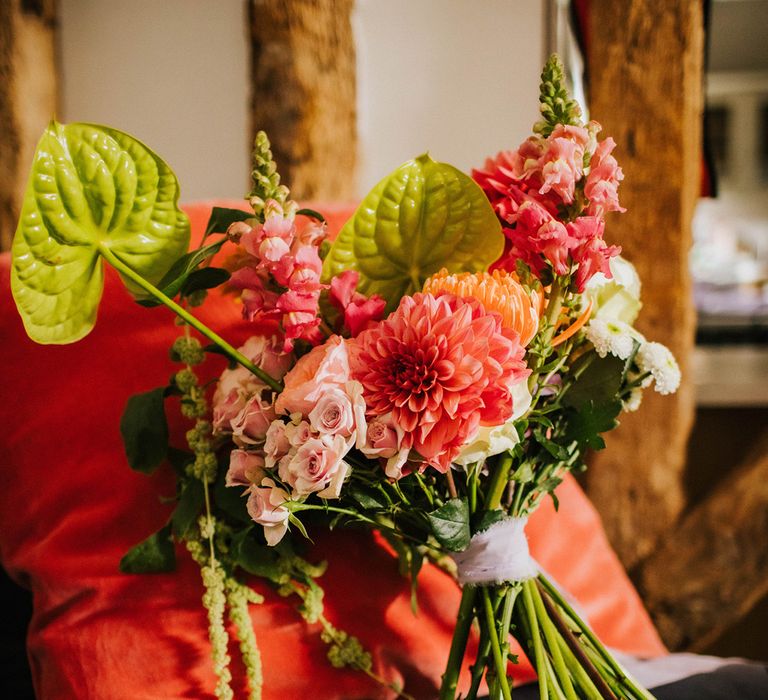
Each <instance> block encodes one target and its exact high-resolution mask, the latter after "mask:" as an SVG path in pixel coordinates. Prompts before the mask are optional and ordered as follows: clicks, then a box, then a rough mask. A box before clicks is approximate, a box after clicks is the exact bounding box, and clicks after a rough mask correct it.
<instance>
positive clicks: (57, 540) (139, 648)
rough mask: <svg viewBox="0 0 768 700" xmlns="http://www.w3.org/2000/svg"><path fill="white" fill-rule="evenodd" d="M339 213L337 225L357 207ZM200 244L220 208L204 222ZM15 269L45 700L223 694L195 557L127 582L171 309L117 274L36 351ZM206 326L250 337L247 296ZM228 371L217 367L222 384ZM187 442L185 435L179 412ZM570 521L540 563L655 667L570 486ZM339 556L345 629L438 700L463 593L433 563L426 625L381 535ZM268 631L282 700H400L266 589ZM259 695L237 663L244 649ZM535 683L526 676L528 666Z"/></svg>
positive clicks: (621, 581) (333, 561)
mask: <svg viewBox="0 0 768 700" xmlns="http://www.w3.org/2000/svg"><path fill="white" fill-rule="evenodd" d="M324 209H325V211H327V212H329V214H330V220H331V224H332V225H333V226H338V224H339V222H341V221H343V220H344V219H345V218H346V217H347V216H348V214H349V209H348V208H341V209H337V210H336V211H334V210H333V209H331V208H328V207H325V208H324ZM188 211H189V212H190V214H191V217H192V222H193V228H194V230H195V231H196V234H197V236H198V237H199V235H200V231H201V229H202V227H203V225H204V224H205V221H206V220H207V216H208V211H209V206H208V205H204V204H203V205H195V206H191V207H189V208H188ZM0 260H1V264H0V337H1V338H2V347H3V358H4V363H3V370H4V371H3V378H2V386H3V401H2V402H0V426H2V430H0V557H1V559H2V563H3V566H5V568H6V569H7V570H8V572H9V573H10V574H11V576H12V577H14V578H15V579H16V580H17V581H19V582H20V583H21V584H23V585H25V586H27V587H29V588H30V589H31V590H32V591H33V594H34V608H35V609H34V616H33V619H32V623H31V626H30V630H29V639H28V646H29V658H30V662H31V666H32V674H33V678H34V683H35V688H36V691H37V694H38V697H40V698H45V699H52V698H77V699H78V700H84V699H88V698H109V699H110V700H114V699H119V698H130V699H132V700H140V699H141V698H210V697H213V696H212V693H211V690H212V688H213V687H214V677H213V672H212V668H211V662H210V658H209V646H208V640H207V622H206V618H205V614H204V611H203V608H202V606H201V602H200V597H201V595H202V586H201V583H200V576H199V573H198V571H197V568H196V566H195V565H194V564H193V563H191V561H190V560H189V558H188V556H187V555H186V552H184V551H179V552H178V560H179V570H178V571H177V572H175V573H173V574H168V575H151V576H128V575H124V574H121V573H119V571H118V562H119V560H120V557H121V556H122V555H123V554H124V552H125V551H126V550H127V549H128V548H129V547H130V546H131V545H133V544H135V543H136V542H138V541H140V540H141V539H143V538H144V537H146V536H147V535H148V534H149V533H151V532H153V531H154V530H155V529H157V528H158V527H160V526H161V525H163V524H164V522H165V521H166V519H167V517H168V514H169V511H170V508H171V506H170V505H169V504H168V503H163V502H162V501H161V497H162V496H170V495H171V494H172V493H173V481H172V476H171V474H170V472H169V470H168V469H165V468H161V469H160V470H159V471H158V472H157V473H156V474H155V475H153V476H151V477H146V476H143V475H140V474H136V473H134V472H132V471H131V470H130V469H129V468H128V467H127V465H126V462H125V458H124V456H123V452H122V445H121V440H120V434H119V429H118V424H119V419H120V414H121V412H122V410H123V407H124V405H125V402H126V400H127V398H128V397H129V396H130V395H131V394H133V393H136V392H138V391H145V390H148V389H151V388H154V387H156V386H160V385H163V384H165V382H166V381H167V379H168V377H169V375H170V374H171V373H172V372H173V371H174V369H175V365H173V364H172V363H171V362H170V361H169V360H168V347H169V346H170V344H171V342H172V341H173V339H174V337H176V335H177V334H178V328H177V327H175V326H174V325H173V319H172V316H171V314H170V313H169V312H167V311H166V310H165V309H162V308H160V309H154V310H151V311H148V310H146V309H144V308H142V307H140V306H138V305H136V304H135V303H133V301H132V300H131V299H130V297H129V296H128V294H127V293H126V292H125V291H124V289H123V287H122V285H121V284H120V282H119V280H118V279H117V276H116V275H114V274H111V271H110V272H108V274H107V279H106V284H105V291H104V299H103V301H102V304H101V310H100V312H99V320H98V323H97V325H96V328H95V330H94V331H93V332H92V333H91V334H90V335H89V336H88V337H87V338H85V339H84V340H83V341H81V342H80V343H77V344H75V345H68V346H42V345H36V344H34V343H32V342H31V341H29V340H28V339H27V337H26V335H25V334H24V331H23V328H22V325H21V321H20V319H19V317H18V315H17V313H16V310H15V308H14V305H13V301H12V299H11V295H10V291H9V272H8V271H9V262H10V261H9V258H8V256H7V255H5V256H3V257H2V258H1V259H0ZM199 313H200V316H201V317H202V318H203V320H204V321H205V322H206V323H208V324H209V325H211V326H212V327H214V328H216V329H217V330H218V331H219V332H220V333H221V334H222V335H223V336H224V337H226V338H228V339H230V340H233V341H234V342H235V343H237V342H239V341H242V340H243V339H245V338H246V337H247V334H248V325H247V324H246V323H244V322H243V321H242V320H241V319H240V317H239V312H238V308H237V307H236V305H234V304H233V303H232V302H231V300H229V299H223V298H214V299H212V300H211V303H209V304H207V305H206V306H205V307H203V310H200V311H199ZM220 368H221V362H217V361H216V360H211V366H210V367H209V368H208V369H209V370H210V372H211V374H212V375H213V374H215V373H217V372H218V371H219V370H220ZM171 422H172V425H174V426H175V432H176V434H181V431H182V430H183V425H184V422H183V421H182V420H181V419H179V418H174V417H173V416H171ZM559 494H560V498H561V501H562V507H561V512H560V513H559V514H558V515H557V516H554V515H553V512H552V508H551V506H550V505H548V504H547V505H545V506H543V507H542V508H541V509H540V512H539V513H537V514H536V516H535V517H534V518H533V519H532V522H531V524H530V539H531V544H532V549H533V551H534V554H535V555H536V556H537V557H538V559H539V561H540V562H541V563H542V564H543V566H544V567H545V568H546V569H547V570H548V571H549V572H550V573H551V574H552V575H553V576H554V577H555V578H556V579H557V580H558V581H559V582H560V583H561V584H562V585H564V586H565V587H566V588H567V589H568V590H570V591H571V592H572V593H573V594H574V595H575V597H576V598H577V600H578V601H579V603H580V604H581V606H582V607H583V608H584V609H585V610H586V612H587V613H588V614H589V617H590V619H591V620H592V622H593V623H594V626H595V628H596V630H597V632H598V633H599V634H600V635H601V636H602V637H603V639H604V640H605V641H606V642H607V643H608V644H611V645H613V646H615V647H617V648H621V649H624V650H627V651H633V652H638V653H641V654H647V655H655V654H660V653H662V652H663V651H664V650H663V647H662V645H661V643H660V641H659V639H658V637H657V635H656V632H655V631H654V629H653V627H652V625H651V623H650V621H649V619H648V617H647V615H646V613H645V612H644V610H643V608H642V605H641V604H640V602H639V600H638V598H637V595H636V594H635V591H634V589H633V588H632V586H631V585H630V583H629V581H628V579H627V578H626V576H625V575H624V572H623V571H622V569H621V567H620V565H619V563H618V561H617V559H616V557H615V555H614V554H613V552H612V551H611V549H610V547H609V546H608V544H607V542H606V540H605V536H604V534H603V531H602V529H601V527H600V523H599V521H598V518H597V516H596V514H595V512H594V511H593V509H592V507H591V506H590V505H589V503H588V501H587V500H586V498H585V497H584V495H583V494H582V492H581V491H580V490H579V488H578V487H577V486H576V484H575V482H574V481H573V480H570V479H568V480H566V482H565V483H564V484H563V485H562V487H561V489H560V492H559ZM317 541H318V546H317V549H316V556H317V557H318V558H327V560H328V561H329V568H328V572H327V574H326V575H325V576H324V577H323V579H322V584H323V586H324V588H325V590H326V592H327V595H326V611H327V614H328V616H329V618H330V619H331V620H333V621H335V622H336V623H337V624H338V625H339V626H340V627H342V628H343V629H347V630H349V631H350V632H351V633H353V634H356V635H358V636H359V637H360V638H361V640H362V641H363V643H364V644H365V645H366V646H367V648H368V649H370V650H371V651H372V652H373V655H374V659H375V664H376V670H377V671H378V672H379V673H381V674H382V675H384V676H386V677H387V678H390V679H399V680H401V681H403V682H404V683H405V685H406V688H407V690H408V691H409V692H410V693H411V694H413V695H414V696H415V697H417V698H432V697H434V696H435V687H436V686H437V684H438V682H439V676H440V674H441V672H442V670H443V663H444V661H445V659H446V656H447V650H448V645H449V643H450V634H451V629H452V624H453V622H454V620H455V615H456V610H457V606H458V591H457V589H456V586H455V585H454V583H453V582H452V581H451V580H450V579H449V578H448V577H447V576H446V575H445V574H443V573H442V572H440V571H439V570H437V569H435V568H434V567H430V566H426V567H425V569H424V571H423V572H422V574H421V576H420V593H419V602H420V608H421V612H420V614H419V616H418V617H417V618H414V617H413V615H412V614H411V612H410V603H409V586H408V583H407V581H405V580H403V579H402V578H401V577H400V576H399V574H398V572H397V566H396V562H395V560H394V559H393V558H392V557H391V556H390V554H389V553H388V552H387V551H386V550H385V549H384V548H383V547H382V546H380V545H379V544H378V543H377V542H376V541H375V540H374V538H373V537H371V536H370V535H367V534H363V533H361V532H351V531H347V532H336V533H334V534H333V535H332V536H323V535H320V536H318V537H317ZM258 588H259V590H260V591H261V592H263V593H264V594H265V596H266V602H265V603H264V604H263V605H258V606H253V608H252V618H253V622H254V626H255V629H256V636H257V638H258V641H259V646H260V648H261V653H262V657H263V661H264V677H265V699H266V700H271V699H273V698H274V699H276V698H299V697H311V698H313V699H316V700H331V699H341V698H347V699H348V698H378V697H386V693H383V692H382V691H381V690H380V689H379V688H378V686H376V685H375V684H373V683H371V682H370V681H369V680H368V679H367V678H366V677H365V676H363V675H362V674H359V673H356V672H353V671H346V670H335V669H333V668H331V666H330V665H329V664H328V662H327V661H326V659H325V647H324V644H323V643H322V642H321V641H320V639H319V632H318V630H317V629H315V628H308V627H307V626H306V625H305V624H304V622H303V621H302V620H301V619H300V618H299V616H298V614H297V613H296V612H295V611H294V609H293V607H292V606H293V603H292V602H291V601H287V600H285V599H282V598H280V597H278V596H276V595H275V594H273V593H272V592H271V591H270V590H268V589H267V588H266V587H265V586H261V585H259V586H258ZM231 651H232V656H233V659H234V661H233V667H234V671H235V675H236V680H237V683H239V684H240V687H241V688H242V673H240V672H239V669H240V662H239V656H238V651H237V649H236V648H234V647H233V648H232V650H231ZM514 673H515V674H516V675H517V676H518V677H520V678H530V677H531V675H532V674H531V669H530V666H529V665H528V664H527V663H522V664H521V665H520V666H519V667H516V668H515V669H514Z"/></svg>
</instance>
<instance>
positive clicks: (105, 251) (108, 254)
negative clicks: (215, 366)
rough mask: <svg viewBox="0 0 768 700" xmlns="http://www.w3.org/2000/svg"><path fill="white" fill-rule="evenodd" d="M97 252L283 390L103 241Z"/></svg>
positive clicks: (251, 368)
mask: <svg viewBox="0 0 768 700" xmlns="http://www.w3.org/2000/svg"><path fill="white" fill-rule="evenodd" d="M99 252H100V253H101V255H102V256H103V257H104V259H105V260H106V261H107V262H108V263H109V264H110V265H112V267H114V268H115V269H116V270H117V271H118V272H120V273H121V274H122V275H124V276H125V277H127V278H128V279H130V280H131V281H132V282H135V283H136V284H137V285H139V287H141V288H142V289H143V290H144V291H145V292H148V293H149V294H151V295H152V296H153V297H154V298H155V299H157V300H158V301H160V302H162V303H163V304H165V306H167V307H168V308H169V309H170V310H171V311H173V312H174V313H175V314H176V315H177V316H179V317H181V318H183V319H184V320H185V321H186V322H187V323H188V324H189V325H190V326H192V327H193V328H194V329H196V330H197V331H199V332H200V333H202V334H203V335H204V336H205V337H206V338H208V340H210V341H211V342H213V343H215V344H216V345H218V346H219V347H220V348H221V349H222V350H223V351H224V352H225V353H226V354H227V355H228V356H229V357H231V358H232V359H233V360H234V361H235V362H237V363H238V364H240V365H242V366H243V367H245V368H246V369H247V370H249V371H250V372H251V373H253V374H255V375H256V376H257V377H258V378H259V379H261V381H263V382H264V383H265V384H266V385H267V386H269V387H270V388H271V389H273V390H274V391H276V392H278V393H279V392H281V391H282V390H283V385H282V384H281V383H280V382H279V381H277V380H276V379H274V378H273V377H271V376H270V375H268V374H267V373H266V372H265V371H264V370H263V369H261V367H257V366H256V365H255V364H253V362H251V361H250V360H249V359H248V358H247V357H246V356H245V355H243V354H242V353H241V352H239V351H238V350H236V349H235V348H233V347H232V346H231V345H230V344H229V343H228V342H227V341H226V340H224V339H223V338H221V337H220V336H219V335H217V334H216V333H214V331H212V330H211V329H210V328H208V326H206V325H205V324H203V323H202V322H201V321H199V320H198V319H196V318H195V317H194V316H193V315H192V314H190V313H189V311H187V310H186V309H184V308H183V307H181V306H179V304H177V303H176V302H175V301H174V300H173V299H171V298H170V297H168V296H167V295H165V294H164V293H163V292H161V291H160V290H159V289H158V288H157V287H155V286H154V285H153V284H152V283H150V282H148V281H147V280H145V279H144V278H143V277H142V276H141V275H140V274H139V273H138V272H136V271H135V270H134V269H133V268H131V267H130V266H129V265H127V264H126V263H125V262H123V261H122V260H121V259H120V258H119V257H118V256H117V255H115V254H114V253H113V252H112V251H111V250H110V249H109V247H108V246H107V245H105V244H104V243H99Z"/></svg>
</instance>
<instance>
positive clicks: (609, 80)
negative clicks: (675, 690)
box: [586, 0, 704, 568]
mask: <svg viewBox="0 0 768 700" xmlns="http://www.w3.org/2000/svg"><path fill="white" fill-rule="evenodd" d="M701 6H702V3H701V0H680V1H679V2H668V0H622V2H615V1H614V0H592V2H591V5H590V7H591V9H590V21H589V32H590V47H589V57H588V60H589V75H590V84H589V105H590V113H591V116H593V117H594V118H595V119H596V120H597V121H599V122H600V123H601V124H602V125H603V129H604V133H605V134H609V135H611V136H613V137H614V139H615V140H616V143H617V144H618V146H617V148H616V151H615V156H616V158H617V160H618V161H619V164H620V165H621V166H622V168H623V169H624V174H625V176H626V179H625V180H624V182H623V183H622V185H621V187H620V188H619V198H620V200H621V203H622V205H623V206H625V207H626V208H627V211H626V213H625V214H621V215H616V214H612V215H609V220H608V222H607V231H608V236H607V238H608V239H609V240H610V242H611V243H618V244H620V245H621V246H622V248H623V252H624V254H625V255H626V257H627V258H629V260H631V261H632V263H634V265H635V266H636V267H637V271H638V272H639V274H640V278H641V280H642V283H643V289H642V299H643V302H644V307H643V309H642V311H641V312H640V317H639V319H638V323H637V327H638V329H639V330H640V331H641V332H642V333H643V334H647V336H648V337H649V338H650V339H652V340H658V341H659V342H662V343H664V344H665V345H667V346H669V348H670V349H671V350H672V352H673V353H674V354H675V357H676V358H677V360H678V362H679V363H680V369H681V370H682V373H683V381H682V384H681V387H680V390H679V392H678V393H677V394H675V395H673V396H659V395H658V394H656V393H655V392H653V391H646V392H645V397H644V398H643V405H642V406H641V407H640V410H639V411H638V412H637V413H634V414H624V415H623V417H622V419H621V421H622V425H621V427H620V428H619V429H618V430H616V431H615V432H614V433H611V434H610V435H609V436H607V438H606V444H607V449H606V450H605V451H603V452H599V453H597V454H596V455H595V456H594V458H593V459H592V460H591V467H590V469H589V470H588V471H587V475H586V486H587V491H588V493H589V496H590V498H591V499H592V501H593V502H594V504H595V505H596V506H597V508H598V510H599V511H600V514H601V515H602V517H603V521H604V523H605V526H606V529H607V531H608V536H609V538H610V540H611V543H612V544H613V546H614V547H615V548H616V550H617V551H618V553H619V556H620V557H621V559H622V561H623V563H624V565H625V566H627V567H630V568H631V567H633V566H635V565H636V564H638V562H639V561H640V560H641V559H643V558H644V557H646V556H648V554H649V553H650V552H651V551H652V550H653V548H654V547H655V545H656V543H657V542H658V541H659V540H660V539H661V538H662V537H663V535H664V534H665V533H667V532H668V531H669V530H670V528H672V526H673V524H674V522H675V521H676V519H677V517H678V516H679V514H680V513H681V511H682V509H683V507H684V505H685V504H684V494H683V482H682V476H683V470H684V467H685V460H686V445H687V441H688V436H689V433H690V429H691V424H692V422H693V417H694V396H693V386H692V383H691V374H690V367H691V362H690V358H691V354H692V351H693V344H694V333H695V312H694V307H693V299H692V293H691V275H690V272H689V267H688V253H689V250H690V247H691V240H692V239H691V219H692V217H693V210H694V206H695V204H696V200H697V198H698V196H699V189H700V175H701V121H702V120H701V114H702V109H703V102H702V100H703V85H702V81H703V77H702V70H703V50H704V28H703V17H702V9H701Z"/></svg>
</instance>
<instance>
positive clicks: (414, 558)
mask: <svg viewBox="0 0 768 700" xmlns="http://www.w3.org/2000/svg"><path fill="white" fill-rule="evenodd" d="M410 549H411V559H410V571H409V574H410V579H411V612H412V613H413V614H414V616H416V615H418V614H419V598H418V591H419V572H420V571H421V567H422V566H423V565H424V554H422V553H421V552H420V551H419V550H418V549H416V547H411V548H410Z"/></svg>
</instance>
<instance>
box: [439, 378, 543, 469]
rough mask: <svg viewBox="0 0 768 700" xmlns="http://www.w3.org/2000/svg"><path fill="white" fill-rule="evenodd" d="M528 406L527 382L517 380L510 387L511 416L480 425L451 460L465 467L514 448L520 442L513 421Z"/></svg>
mask: <svg viewBox="0 0 768 700" xmlns="http://www.w3.org/2000/svg"><path fill="white" fill-rule="evenodd" d="M530 406H531V393H530V391H528V382H526V381H522V382H518V383H517V384H515V386H514V387H512V408H513V413H512V417H511V418H510V419H509V420H508V421H507V422H506V423H504V424H503V425H496V426H490V427H488V426H480V429H479V430H478V431H477V434H476V435H475V437H474V438H473V440H472V442H470V443H469V444H467V445H465V446H464V447H463V449H462V450H461V452H460V453H459V456H458V457H456V458H455V459H454V460H453V461H454V462H455V463H456V464H460V465H461V466H463V467H466V466H467V465H469V464H473V463H475V462H479V461H481V460H483V459H487V458H488V457H492V456H493V455H498V454H501V453H502V452H506V451H507V450H511V449H512V448H514V446H515V445H517V443H518V442H520V436H519V435H518V434H517V428H515V422H516V421H517V419H518V418H520V417H521V416H523V415H524V414H525V413H526V412H527V411H528V409H529V408H530Z"/></svg>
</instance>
